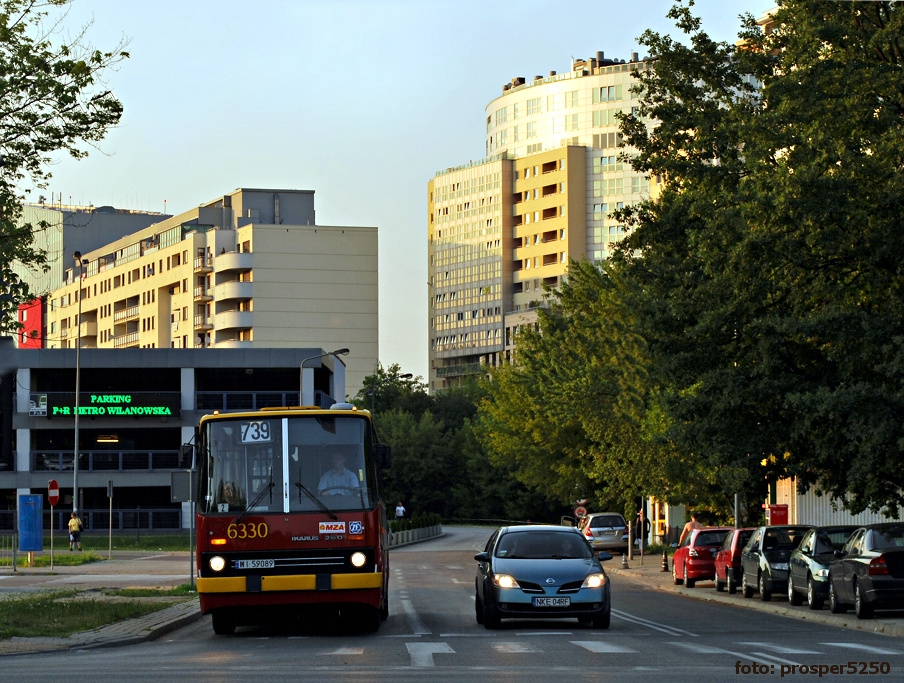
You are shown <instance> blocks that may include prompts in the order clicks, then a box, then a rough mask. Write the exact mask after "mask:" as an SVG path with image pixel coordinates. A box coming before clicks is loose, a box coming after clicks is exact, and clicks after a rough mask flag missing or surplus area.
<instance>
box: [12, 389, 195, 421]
mask: <svg viewBox="0 0 904 683" xmlns="http://www.w3.org/2000/svg"><path fill="white" fill-rule="evenodd" d="M79 399H80V400H79V406H78V414H79V415H80V416H82V415H85V416H88V417H95V416H105V417H142V416H149V417H168V416H172V415H179V405H180V397H179V394H178V393H171V394H160V393H140V394H80V396H79ZM28 413H29V415H38V416H47V417H53V416H59V417H66V416H74V415H75V394H54V393H49V394H32V395H31V401H30V406H29V411H28Z"/></svg>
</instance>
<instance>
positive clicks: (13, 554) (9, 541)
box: [0, 534, 19, 572]
mask: <svg viewBox="0 0 904 683" xmlns="http://www.w3.org/2000/svg"><path fill="white" fill-rule="evenodd" d="M18 547H19V534H0V568H4V569H5V568H6V566H7V565H9V567H10V571H11V572H15V571H16V560H17V554H18V550H17V549H18Z"/></svg>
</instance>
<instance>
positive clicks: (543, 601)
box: [534, 598, 571, 607]
mask: <svg viewBox="0 0 904 683" xmlns="http://www.w3.org/2000/svg"><path fill="white" fill-rule="evenodd" d="M570 606H571V598H534V607H570Z"/></svg>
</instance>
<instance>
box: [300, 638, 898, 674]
mask: <svg viewBox="0 0 904 683" xmlns="http://www.w3.org/2000/svg"><path fill="white" fill-rule="evenodd" d="M512 635H515V636H516V637H514V638H513V637H512ZM539 635H541V634H539V633H529V634H524V637H522V638H518V637H517V634H498V635H491V634H488V636H487V637H482V638H474V637H468V636H469V634H464V633H463V634H443V636H441V638H442V639H441V640H433V639H432V638H430V637H427V638H425V637H420V638H419V637H417V636H415V637H414V638H415V639H412V638H411V636H409V639H403V638H398V637H390V638H381V637H378V638H377V639H376V641H375V642H374V643H373V644H371V645H365V646H363V647H340V648H333V649H326V650H322V651H320V652H318V653H317V654H318V655H320V656H324V657H328V656H335V655H343V656H345V657H354V656H366V655H367V654H369V653H370V654H376V653H378V652H384V653H385V648H386V647H387V643H389V642H396V643H398V644H399V646H402V645H404V648H405V650H406V651H407V653H408V657H409V660H410V664H409V666H411V667H415V668H423V667H435V666H445V665H450V666H456V665H458V666H461V665H463V664H464V663H465V662H463V661H462V658H465V659H467V660H470V659H474V658H477V659H481V658H482V657H483V656H498V655H505V656H509V655H511V656H520V655H523V656H525V657H531V656H535V655H541V656H542V655H545V654H547V653H551V652H555V653H557V654H561V653H562V652H563V650H567V649H568V648H572V649H573V652H574V653H575V655H577V654H578V653H579V652H583V653H584V655H587V653H590V655H598V656H600V657H603V658H607V657H608V658H616V657H619V656H621V655H630V657H628V658H627V659H623V660H621V661H618V660H615V659H612V662H611V663H618V664H621V665H631V664H632V663H634V662H635V661H636V659H637V656H643V652H642V650H643V648H642V647H641V646H639V645H638V643H637V640H636V638H631V637H628V636H625V637H613V636H612V635H611V633H609V634H605V635H603V636H600V637H597V638H587V637H586V636H585V637H583V638H580V639H577V638H575V637H574V636H575V634H572V633H568V632H559V633H557V634H556V636H557V637H555V638H549V637H548V636H549V634H546V636H547V637H539V638H538V637H537V636H539ZM582 635H583V634H582ZM390 647H392V646H390ZM657 649H658V656H659V657H660V658H661V661H673V660H672V658H671V657H670V656H669V654H668V650H671V651H672V653H673V654H674V655H676V656H678V655H680V654H683V655H685V656H687V655H689V654H690V655H694V656H708V655H712V656H713V657H714V658H713V659H712V660H711V663H712V664H713V665H725V664H726V663H731V665H732V666H734V662H735V661H745V662H758V663H760V664H765V665H774V666H779V665H798V666H800V665H808V664H812V663H813V662H817V661H820V662H821V661H836V660H838V661H841V659H840V658H839V657H840V656H841V655H842V654H844V657H843V660H844V661H847V660H848V659H850V658H851V657H852V656H854V655H857V654H859V655H860V656H861V657H866V656H870V657H873V658H875V657H878V656H881V657H901V656H904V646H902V647H877V646H872V645H865V644H862V643H856V642H817V643H810V644H808V645H806V646H798V647H791V646H789V645H787V644H786V643H781V642H774V641H764V640H756V641H751V640H735V641H726V642H719V643H715V642H708V643H707V642H701V641H700V640H680V641H664V642H660V643H659V644H658V645H657ZM718 656H722V657H723V659H721V660H720V659H717V658H716V657H718ZM678 658H679V659H680V656H679V657H678ZM695 661H698V662H699V661H701V660H699V659H697V660H695ZM607 663H610V662H607ZM901 663H902V664H904V661H902V662H901Z"/></svg>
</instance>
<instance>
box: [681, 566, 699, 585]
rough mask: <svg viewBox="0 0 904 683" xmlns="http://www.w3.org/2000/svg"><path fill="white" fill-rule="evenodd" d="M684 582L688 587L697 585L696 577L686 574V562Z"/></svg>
mask: <svg viewBox="0 0 904 683" xmlns="http://www.w3.org/2000/svg"><path fill="white" fill-rule="evenodd" d="M684 583H685V585H686V586H687V587H688V588H693V587H694V586H696V585H697V579H692V578H691V577H689V576H688V575H687V564H685V565H684Z"/></svg>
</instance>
